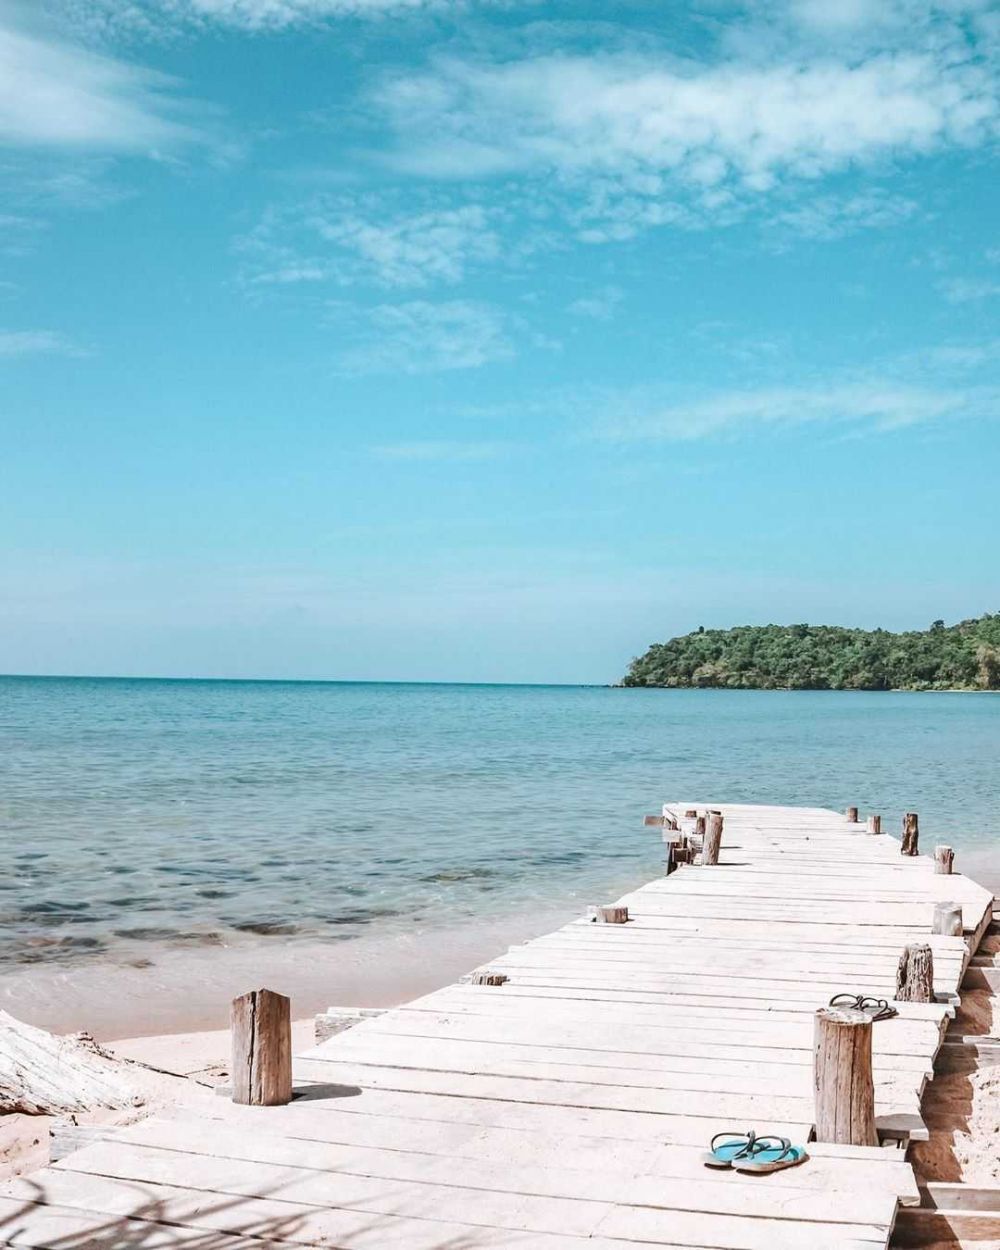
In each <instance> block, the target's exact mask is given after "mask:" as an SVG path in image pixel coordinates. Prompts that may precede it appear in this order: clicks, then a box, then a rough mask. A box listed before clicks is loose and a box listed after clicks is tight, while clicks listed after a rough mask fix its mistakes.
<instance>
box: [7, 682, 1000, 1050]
mask: <svg viewBox="0 0 1000 1250" xmlns="http://www.w3.org/2000/svg"><path fill="white" fill-rule="evenodd" d="M998 762H1000V698H997V697H994V696H990V695H985V694H984V695H977V694H959V693H955V694H950V693H935V694H909V693H899V694H895V693H861V692H859V693H846V692H778V691H717V690H673V691H671V690H627V689H617V688H609V687H597V686H526V685H518V686H507V685H449V684H397V683H352V682H268V681H257V682H255V681H173V680H127V679H103V678H102V679H92V678H35V677H7V678H0V845H2V857H0V863H2V870H0V1006H7V1007H8V1009H9V1010H15V1011H16V1010H18V1009H20V1010H21V1013H22V1015H25V1016H26V1017H30V1018H31V1019H33V1020H34V1021H35V1022H37V1023H41V1024H45V1025H47V1026H48V1027H54V1026H56V1025H60V1026H66V1027H90V1028H91V1029H92V1030H93V1031H95V1032H97V1033H98V1034H100V1033H103V1034H104V1035H112V1036H113V1035H115V1033H116V1031H117V1032H118V1033H120V1032H121V1031H122V1030H129V1031H132V1032H150V1031H155V1030H156V1029H158V1028H172V1027H178V1026H181V1025H199V1026H200V1025H204V1024H206V1023H211V1022H213V1021H215V1020H217V1019H221V1016H220V1012H221V1010H222V1007H223V1006H224V1003H223V999H224V997H225V994H227V993H228V992H229V991H230V990H232V989H236V990H237V992H238V989H239V987H240V986H243V987H244V988H245V984H244V983H245V982H247V981H250V980H259V979H261V977H265V976H270V977H271V979H272V980H273V979H275V978H278V979H280V978H282V977H284V979H285V983H288V984H290V985H291V986H292V987H293V988H294V989H295V990H296V992H297V993H299V994H300V997H301V1005H302V1007H303V1009H309V1010H311V1009H312V1008H313V1007H314V1006H316V1005H317V1004H321V1003H324V1002H326V1001H335V998H334V997H333V996H334V995H336V994H337V993H339V994H340V996H341V998H347V999H351V1000H353V1001H357V1002H377V1001H383V1000H384V1001H389V1000H392V999H394V998H398V997H399V996H400V995H401V994H404V993H406V992H409V991H412V990H418V991H419V990H423V989H430V988H433V987H434V985H435V984H437V983H439V982H441V981H443V980H449V979H452V977H453V976H454V975H458V973H459V972H460V971H462V970H463V968H464V967H468V966H471V963H463V961H466V960H469V961H471V960H474V959H476V958H488V956H489V955H490V953H491V952H492V953H495V952H496V950H497V949H504V945H503V944H504V943H505V942H506V941H511V942H512V941H516V940H523V938H524V937H525V936H528V935H530V934H531V933H533V932H536V931H537V932H541V931H544V930H545V928H551V927H552V926H553V924H555V923H558V922H560V921H561V920H564V919H568V918H570V917H572V916H573V915H576V914H580V913H581V912H582V911H583V910H584V909H585V908H586V906H588V905H590V904H592V903H599V902H604V901H608V900H610V899H613V898H615V897H617V896H618V895H620V894H621V893H623V892H625V891H626V890H628V889H629V888H632V887H634V886H636V885H638V884H640V883H641V882H644V881H646V880H648V879H650V878H651V877H654V876H656V875H657V874H659V873H660V872H662V870H663V844H662V841H661V839H660V837H659V835H658V833H657V831H656V830H651V829H647V828H644V827H643V816H644V815H645V814H646V813H648V812H657V811H659V809H660V805H661V803H662V802H663V801H664V800H673V799H692V800H697V799H705V800H714V801H719V802H749V803H752V802H761V803H777V804H803V805H807V806H824V807H831V808H834V809H838V810H843V809H844V808H845V807H846V806H848V805H856V806H858V807H859V808H860V810H861V813H862V816H864V815H865V814H866V813H869V812H879V813H881V814H882V815H883V821H884V827H885V828H886V829H887V830H888V831H889V832H897V830H898V829H899V827H900V825H901V821H902V815H903V813H904V812H905V811H916V812H918V813H919V815H920V826H921V845H922V848H923V849H930V848H932V847H933V845H934V843H935V842H940V841H946V842H948V843H950V844H951V845H953V846H954V847H955V848H956V867H957V868H958V869H964V870H965V871H967V872H969V873H970V875H973V876H976V877H977V879H979V880H981V881H983V883H984V884H989V885H993V886H994V888H995V887H996V886H998V885H1000V767H998ZM272 988H277V989H281V988H282V985H274V986H272ZM95 1004H96V1005H95ZM88 1013H89V1014H88ZM95 1016H96V1017H98V1018H96V1019H95V1018H94V1017H95Z"/></svg>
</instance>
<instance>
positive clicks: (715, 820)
mask: <svg viewBox="0 0 1000 1250" xmlns="http://www.w3.org/2000/svg"><path fill="white" fill-rule="evenodd" d="M722 827H723V819H722V815H721V813H719V812H712V814H711V815H710V816H709V818H708V829H707V831H706V833H705V841H704V842H703V843H702V846H701V862H702V863H703V864H717V863H718V862H719V850H720V848H721V846H722Z"/></svg>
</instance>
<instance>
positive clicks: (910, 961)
mask: <svg viewBox="0 0 1000 1250" xmlns="http://www.w3.org/2000/svg"><path fill="white" fill-rule="evenodd" d="M896 998H897V999H898V1000H899V1001H900V1002H901V1003H932V1002H933V1001H934V953H933V951H932V950H931V948H930V947H929V946H928V945H927V944H926V943H925V942H911V943H910V944H909V945H908V946H906V947H905V948H904V950H903V953H902V955H900V957H899V967H898V968H897V970H896Z"/></svg>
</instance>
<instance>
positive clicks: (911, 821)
mask: <svg viewBox="0 0 1000 1250" xmlns="http://www.w3.org/2000/svg"><path fill="white" fill-rule="evenodd" d="M919 837H920V820H919V817H918V816H917V813H916V812H907V813H906V815H905V816H904V817H903V843H902V845H901V846H900V848H899V853H900V855H917V854H918V853H919V852H918V851H917V842H918V840H919Z"/></svg>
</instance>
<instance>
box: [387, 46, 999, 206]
mask: <svg viewBox="0 0 1000 1250" xmlns="http://www.w3.org/2000/svg"><path fill="white" fill-rule="evenodd" d="M379 102H380V104H381V105H382V107H383V108H384V109H385V110H386V113H387V115H388V117H389V119H390V120H391V122H392V125H393V127H394V128H395V131H396V133H397V135H398V136H399V137H400V140H401V142H400V143H399V146H398V148H397V150H396V152H395V154H394V158H393V159H394V163H395V164H396V166H397V167H398V168H400V169H402V170H405V171H409V172H415V173H421V174H427V175H432V176H438V177H454V178H463V177H468V176H470V175H477V176H487V175H491V174H501V173H521V172H539V173H544V172H547V171H556V172H560V173H563V174H575V173H580V172H596V173H598V174H600V173H607V172H609V171H611V172H617V173H624V174H626V175H629V176H633V177H634V176H637V175H638V176H645V177H649V176H653V177H655V176H656V175H658V174H662V173H664V172H670V173H671V174H672V175H674V176H675V177H676V178H678V179H679V180H680V181H681V182H682V183H684V184H685V185H686V186H688V187H689V188H695V189H702V190H705V191H706V192H710V191H711V189H712V188H717V187H720V186H723V185H724V184H726V183H727V182H731V183H733V184H735V185H736V186H738V187H739V188H742V189H746V190H750V191H754V192H760V191H766V190H769V189H770V188H772V187H773V186H774V184H775V181H776V180H777V179H779V178H781V177H783V176H785V175H789V174H792V175H796V176H799V177H808V178H815V177H817V176H819V175H822V174H826V173H830V172H833V171H837V170H841V169H844V168H845V167H847V166H849V165H851V164H853V163H855V162H871V161H874V160H877V159H880V158H883V157H887V156H893V155H896V154H914V153H923V152H929V151H933V150H936V149H938V148H941V147H944V146H947V145H953V144H969V143H973V142H976V141H978V140H979V139H981V138H982V137H983V136H984V134H986V133H987V132H992V131H993V130H994V128H995V126H996V121H997V115H998V109H997V98H996V91H995V86H994V84H993V83H992V81H991V79H990V77H989V75H988V74H987V73H986V71H985V70H984V69H982V68H981V67H979V66H977V65H974V64H968V63H967V64H960V65H948V66H942V65H941V64H939V63H938V62H936V61H935V60H934V59H933V58H932V57H930V56H927V55H919V54H902V55H895V56H893V55H888V56H875V57H872V58H871V59H869V60H868V61H866V62H864V63H862V64H848V63H838V62H836V61H820V60H814V61H811V62H807V63H805V64H797V63H784V64H772V65H768V66H764V67H758V66H755V65H745V64H738V63H731V64H718V65H711V66H707V67H706V66H705V65H703V64H694V63H688V64H681V63H679V62H676V61H674V62H671V61H668V60H666V59H665V58H653V57H649V56H643V57H639V56H629V55H620V56H614V55H608V56H601V55H594V56H545V57H538V58H535V59H532V60H522V61H514V62H509V63H506V64H484V63H472V62H468V61H460V60H456V59H448V60H442V61H440V62H439V63H438V65H437V67H436V69H435V71H434V72H433V73H426V74H418V75H410V76H403V77H399V78H397V79H396V80H395V81H393V82H390V83H388V84H386V85H385V87H384V88H383V89H382V91H381V93H380V96H379Z"/></svg>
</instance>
